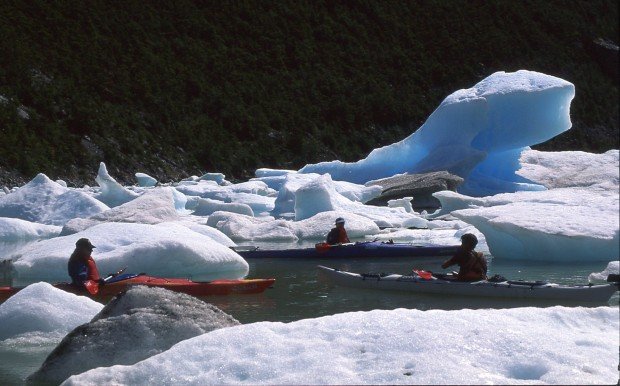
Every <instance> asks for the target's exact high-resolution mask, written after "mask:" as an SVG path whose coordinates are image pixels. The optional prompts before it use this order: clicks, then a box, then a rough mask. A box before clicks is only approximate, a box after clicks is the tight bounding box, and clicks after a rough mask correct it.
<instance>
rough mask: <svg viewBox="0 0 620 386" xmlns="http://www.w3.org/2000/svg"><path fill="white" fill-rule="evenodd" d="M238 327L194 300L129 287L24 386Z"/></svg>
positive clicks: (53, 381)
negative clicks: (223, 329)
mask: <svg viewBox="0 0 620 386" xmlns="http://www.w3.org/2000/svg"><path fill="white" fill-rule="evenodd" d="M239 324H240V323H239V322H238V321H237V320H236V319H234V318H233V317H232V316H230V315H228V314H226V313H224V312H222V311H221V310H220V309H219V308H217V307H215V306H213V305H211V304H208V303H205V302H203V301H202V300H200V299H196V298H194V297H192V296H189V295H185V294H180V293H176V292H172V291H168V290H165V289H162V288H149V287H145V286H136V287H132V288H130V289H129V290H127V292H124V293H121V294H120V295H118V296H117V297H115V298H114V299H112V301H110V303H108V304H107V305H106V306H105V308H103V309H102V310H101V311H100V312H99V313H98V314H97V315H95V317H94V318H93V319H92V321H90V323H88V324H84V325H81V326H79V327H77V328H75V329H74V330H73V331H71V332H70V333H69V335H67V336H66V337H65V338H64V339H63V341H62V342H61V343H60V344H59V345H58V346H57V347H56V348H55V349H54V351H53V352H52V353H50V355H49V356H48V357H47V359H46V360H45V362H44V363H43V365H41V368H40V369H39V370H37V371H36V372H35V373H34V374H32V375H30V376H29V377H28V383H35V384H43V383H44V384H60V383H61V382H62V381H63V380H65V379H66V378H68V377H69V376H71V375H73V374H80V373H82V372H84V371H87V370H90V369H93V368H96V367H105V366H113V365H130V364H134V363H136V362H138V361H141V360H143V359H146V358H148V357H151V356H153V355H155V354H158V353H160V352H162V351H165V350H167V349H169V348H170V347H171V346H172V345H174V344H175V343H177V342H180V341H182V340H185V339H188V338H192V337H194V336H197V335H202V334H204V333H206V332H209V331H213V330H216V329H219V328H224V327H230V326H236V325H239ZM119 337H120V339H119Z"/></svg>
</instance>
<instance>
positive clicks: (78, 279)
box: [67, 238, 105, 287]
mask: <svg viewBox="0 0 620 386" xmlns="http://www.w3.org/2000/svg"><path fill="white" fill-rule="evenodd" d="M93 248H95V246H94V245H93V244H91V242H90V240H88V239H85V238H82V239H79V240H78V241H77V242H76V243H75V250H74V251H73V253H72V254H71V257H69V263H68V264H67V269H68V271H69V276H70V277H71V284H72V285H75V286H78V287H83V286H84V282H86V281H87V280H93V281H96V282H98V283H99V284H105V282H104V280H103V279H102V278H101V277H100V276H99V270H98V269H97V264H95V260H93V257H92V256H91V255H90V254H91V253H92V252H93Z"/></svg>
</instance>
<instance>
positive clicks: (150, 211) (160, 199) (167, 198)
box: [62, 187, 182, 235]
mask: <svg viewBox="0 0 620 386" xmlns="http://www.w3.org/2000/svg"><path fill="white" fill-rule="evenodd" d="M175 192H176V191H175V189H174V188H170V187H163V188H154V189H150V190H148V191H146V192H145V193H143V194H142V195H141V196H140V197H138V198H136V199H134V200H131V201H129V202H127V203H125V204H122V205H119V206H116V207H114V208H112V209H109V210H106V211H105V212H101V213H97V214H95V215H93V216H90V217H88V218H78V219H74V220H71V221H68V222H67V223H66V224H65V226H64V227H63V230H62V234H63V235H69V234H73V233H77V232H80V231H83V230H85V229H87V228H90V227H92V226H94V225H97V224H101V223H104V222H129V223H140V224H158V223H161V222H166V221H178V220H179V219H180V216H179V213H178V211H177V209H176V205H175V204H176V200H175ZM176 194H177V195H182V194H181V193H178V192H176Z"/></svg>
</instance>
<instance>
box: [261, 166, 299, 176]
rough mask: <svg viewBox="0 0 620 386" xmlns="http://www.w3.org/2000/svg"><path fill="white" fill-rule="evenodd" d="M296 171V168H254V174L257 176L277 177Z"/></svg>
mask: <svg viewBox="0 0 620 386" xmlns="http://www.w3.org/2000/svg"><path fill="white" fill-rule="evenodd" d="M292 173H297V171H296V170H287V169H269V168H259V169H256V171H255V172H254V175H255V176H256V177H257V178H261V177H278V176H285V175H287V174H292Z"/></svg>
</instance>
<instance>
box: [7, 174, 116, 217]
mask: <svg viewBox="0 0 620 386" xmlns="http://www.w3.org/2000/svg"><path fill="white" fill-rule="evenodd" d="M107 209H109V208H108V206H107V205H105V204H103V203H101V202H100V201H97V200H96V199H94V198H93V197H91V196H89V195H88V194H86V193H83V192H80V191H77V190H73V189H69V188H65V187H64V186H61V185H59V184H57V183H56V182H54V181H52V180H50V179H49V178H48V177H47V176H46V175H45V174H42V173H40V174H38V175H37V176H36V177H35V178H34V179H32V181H30V182H28V183H27V184H26V185H24V186H22V187H21V188H19V189H17V190H15V191H13V192H11V193H9V194H7V195H5V196H2V197H0V217H11V218H19V219H22V220H26V221H31V222H37V223H41V224H47V225H63V224H65V223H66V222H67V221H69V220H71V219H74V218H84V217H88V216H91V215H94V214H97V213H100V212H103V211H105V210H107Z"/></svg>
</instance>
